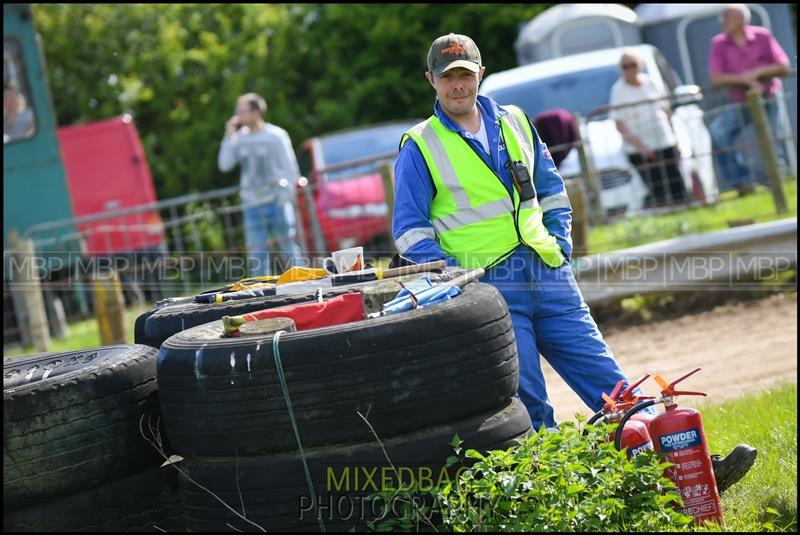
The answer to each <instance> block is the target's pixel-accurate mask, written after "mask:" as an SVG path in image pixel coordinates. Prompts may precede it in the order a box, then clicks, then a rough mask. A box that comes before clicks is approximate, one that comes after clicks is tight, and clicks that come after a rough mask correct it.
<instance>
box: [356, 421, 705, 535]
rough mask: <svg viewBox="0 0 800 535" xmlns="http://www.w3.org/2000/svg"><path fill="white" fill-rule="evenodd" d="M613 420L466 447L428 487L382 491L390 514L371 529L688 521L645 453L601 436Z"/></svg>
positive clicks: (660, 467)
mask: <svg viewBox="0 0 800 535" xmlns="http://www.w3.org/2000/svg"><path fill="white" fill-rule="evenodd" d="M612 429H613V426H607V425H603V426H598V427H594V426H589V427H588V428H587V432H586V434H585V435H584V434H582V430H581V423H580V422H579V423H578V424H577V425H576V424H572V423H565V424H563V425H562V426H561V427H560V432H559V433H549V432H547V431H545V430H542V431H540V432H539V433H537V434H534V435H532V436H530V437H528V438H526V439H524V440H522V441H521V442H520V444H519V445H518V446H516V447H514V448H511V449H509V450H507V451H502V450H497V451H491V452H488V453H487V454H486V455H483V454H481V453H479V452H477V451H475V450H466V451H465V452H464V453H463V455H461V444H460V440H459V439H458V437H456V438H455V439H454V442H453V445H454V449H455V450H456V455H457V456H458V457H456V456H453V457H451V458H450V460H449V461H448V464H449V465H451V466H453V465H454V464H455V463H457V462H461V463H463V462H466V463H467V464H471V465H470V466H469V467H468V468H466V469H464V470H461V472H460V475H459V476H458V477H457V478H455V479H453V480H451V481H450V482H447V483H446V484H444V486H443V487H441V488H434V489H432V490H431V491H430V492H428V493H421V492H419V490H411V491H405V492H401V491H398V490H392V489H384V490H383V492H381V493H379V494H376V495H374V496H373V499H380V500H384V502H385V503H391V504H392V507H386V508H385V509H386V510H387V511H388V512H389V513H390V514H387V515H386V516H385V517H384V518H382V519H380V520H379V521H376V522H375V523H374V524H373V525H372V526H371V527H372V528H373V529H374V530H376V531H391V530H418V531H419V530H428V529H435V530H437V531H443V530H446V531H642V532H648V531H660V530H675V529H680V528H683V527H686V526H688V525H689V524H691V522H692V519H691V517H688V516H686V515H683V514H681V513H680V512H678V511H677V510H676V509H675V505H677V504H680V497H679V496H678V494H677V493H676V492H675V485H674V483H672V481H670V480H669V479H668V478H666V477H665V476H664V469H665V468H666V467H668V466H669V464H667V463H662V462H660V460H659V458H658V457H657V456H656V455H655V454H654V453H652V452H646V453H643V454H641V455H637V456H636V457H634V458H632V459H630V460H629V459H627V458H626V454H625V453H624V452H619V451H616V450H615V449H614V445H613V444H612V443H610V442H608V441H607V440H606V437H607V436H608V435H609V433H610V432H611V430H612Z"/></svg>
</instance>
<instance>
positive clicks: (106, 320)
mask: <svg viewBox="0 0 800 535" xmlns="http://www.w3.org/2000/svg"><path fill="white" fill-rule="evenodd" d="M94 291H95V297H96V299H95V315H96V316H97V326H98V327H99V330H100V344H101V345H104V346H105V345H110V344H124V343H126V341H127V340H126V336H125V298H124V296H123V295H122V285H121V284H120V282H119V276H118V275H117V272H116V271H112V272H111V273H110V274H107V275H98V276H97V277H95V280H94Z"/></svg>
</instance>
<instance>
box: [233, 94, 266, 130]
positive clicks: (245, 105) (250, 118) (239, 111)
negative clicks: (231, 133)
mask: <svg viewBox="0 0 800 535" xmlns="http://www.w3.org/2000/svg"><path fill="white" fill-rule="evenodd" d="M236 116H237V117H238V118H239V121H240V123H241V124H242V125H244V126H249V127H253V126H255V125H256V124H257V123H258V120H259V119H260V118H261V113H259V112H258V110H254V109H253V107H252V106H251V105H250V102H248V101H246V100H240V101H239V102H237V103H236Z"/></svg>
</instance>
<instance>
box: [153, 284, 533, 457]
mask: <svg viewBox="0 0 800 535" xmlns="http://www.w3.org/2000/svg"><path fill="white" fill-rule="evenodd" d="M221 334H222V323H221V322H214V323H209V324H206V325H202V326H200V327H195V328H192V329H189V330H186V331H183V332H181V333H178V334H176V335H175V336H173V337H171V338H170V339H168V340H167V341H166V342H164V344H163V345H162V347H161V352H160V356H159V361H158V383H159V389H160V398H161V408H162V416H163V418H164V426H165V428H166V430H167V436H168V437H169V440H170V443H171V444H172V446H173V447H174V449H175V451H176V452H178V453H180V454H181V455H200V456H230V455H233V454H234V447H235V448H237V449H238V453H239V454H240V455H243V454H254V453H273V452H284V451H291V450H295V449H297V444H296V440H295V438H294V435H293V431H292V427H291V423H290V419H289V414H288V411H287V408H286V403H285V400H284V396H283V392H282V389H281V386H280V383H279V381H278V377H277V373H276V368H275V361H274V356H273V351H272V347H273V344H272V336H271V335H270V336H268V337H266V336H265V337H256V336H253V337H247V338H241V337H240V338H220V335H221ZM279 351H280V356H281V360H282V363H283V369H284V373H285V376H286V381H287V385H288V390H289V395H290V398H291V402H292V406H293V408H294V412H295V417H296V419H297V424H298V426H299V429H300V436H301V439H302V442H303V445H304V447H309V448H310V447H317V446H324V445H330V444H346V443H353V442H363V441H366V440H369V439H370V437H371V434H370V432H369V429H368V428H367V427H366V426H365V425H364V423H363V421H362V420H361V419H360V418H359V416H358V415H357V412H358V411H360V412H361V414H363V415H365V416H366V415H369V418H370V421H371V422H372V425H373V426H374V427H375V430H376V431H377V433H378V434H379V435H380V436H382V437H391V436H396V435H401V434H403V433H406V432H408V431H411V430H414V429H421V428H424V427H429V426H432V425H437V424H441V423H444V422H452V421H455V420H459V419H461V418H465V417H468V416H471V415H474V414H479V413H481V412H483V411H487V410H491V409H496V408H498V407H502V406H504V405H505V404H506V403H508V400H509V399H511V397H512V396H513V395H514V393H515V392H516V390H517V386H518V382H519V363H518V360H517V348H516V343H515V341H514V331H513V326H512V324H511V317H510V316H509V313H508V308H507V307H506V304H505V301H504V300H503V298H502V296H501V295H500V293H499V292H498V291H497V290H496V289H495V288H494V287H492V286H489V285H486V284H479V283H473V284H469V285H467V286H466V287H465V289H464V292H463V293H462V294H461V295H459V296H458V297H456V298H454V299H451V300H449V301H447V302H444V303H441V304H438V305H436V306H432V307H429V308H424V309H419V310H414V311H409V312H406V313H402V314H396V315H392V316H385V317H381V318H374V319H369V320H364V321H359V322H354V323H349V324H345V325H337V326H333V327H326V328H322V329H313V330H308V331H302V332H296V333H289V334H285V335H283V336H282V337H281V338H280V346H279Z"/></svg>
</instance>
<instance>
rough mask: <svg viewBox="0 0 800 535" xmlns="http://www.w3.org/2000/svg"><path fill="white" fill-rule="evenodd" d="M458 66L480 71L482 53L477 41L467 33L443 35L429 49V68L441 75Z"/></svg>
mask: <svg viewBox="0 0 800 535" xmlns="http://www.w3.org/2000/svg"><path fill="white" fill-rule="evenodd" d="M456 67H464V68H465V69H469V70H471V71H472V72H478V71H480V70H481V53H480V51H479V50H478V46H477V45H476V44H475V41H473V40H472V39H470V38H469V37H467V36H466V35H459V34H455V33H451V34H448V35H443V36H441V37H439V38H438V39H436V40H435V41H434V42H433V44H432V45H431V48H430V50H428V70H429V71H430V72H431V73H433V75H434V76H440V75H441V74H442V73H443V72H445V71H447V70H450V69H454V68H456Z"/></svg>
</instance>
